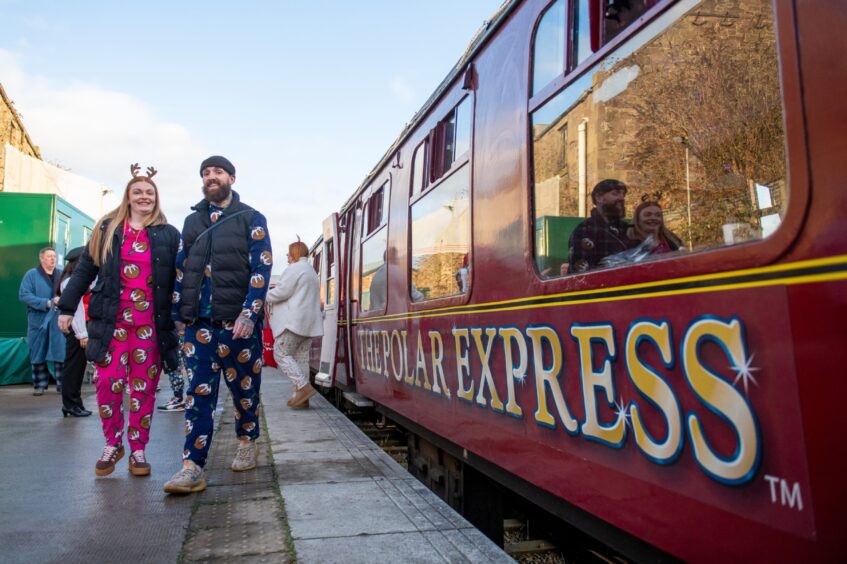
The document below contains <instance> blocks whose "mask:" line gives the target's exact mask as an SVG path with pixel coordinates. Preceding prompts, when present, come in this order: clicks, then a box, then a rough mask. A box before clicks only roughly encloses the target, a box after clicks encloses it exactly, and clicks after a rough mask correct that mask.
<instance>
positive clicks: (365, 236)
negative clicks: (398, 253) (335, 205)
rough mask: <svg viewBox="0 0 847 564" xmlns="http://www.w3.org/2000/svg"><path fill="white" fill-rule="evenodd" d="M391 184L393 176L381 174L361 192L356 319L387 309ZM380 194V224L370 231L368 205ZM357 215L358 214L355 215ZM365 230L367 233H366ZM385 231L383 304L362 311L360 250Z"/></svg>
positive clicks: (373, 315) (361, 255)
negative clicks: (384, 291)
mask: <svg viewBox="0 0 847 564" xmlns="http://www.w3.org/2000/svg"><path fill="white" fill-rule="evenodd" d="M392 183H393V176H392V175H391V174H390V173H382V174H380V175H378V176H377V177H376V179H375V180H374V181H373V182H372V183H371V185H370V186H369V187H368V188H367V189H365V190H364V191H363V192H362V195H361V197H360V198H361V201H362V202H363V204H362V208H363V209H362V212H361V216H360V217H361V221H360V222H359V225H360V229H359V231H358V233H357V235H358V239H359V241H357V242H356V245H357V251H358V256H357V257H356V262H357V264H356V266H357V268H356V281H355V284H356V292H355V296H354V299H355V302H356V312H357V317H361V318H366V317H376V316H380V315H384V314H385V312H386V311H387V309H388V295H389V291H388V289H389V283H388V281H389V278H388V274H389V273H388V255H389V253H388V249H389V247H390V241H389V238H388V237H389V234H390V232H391V227H390V224H391V211H390V210H391V192H392V191H393V190H392V189H391V185H392ZM380 192H381V193H382V206H381V209H382V214H381V222H380V223H379V225H377V226H376V227H375V228H374V229H373V230H372V231H370V221H371V215H370V205H369V204H370V203H371V201H372V200H373V198H374V197H375V196H377V195H378V194H379V193H380ZM357 215H358V214H357ZM366 229H367V230H368V231H366ZM383 229H385V263H384V264H385V269H386V270H385V275H386V294H385V303H384V305H383V307H382V308H380V309H367V310H365V309H363V308H362V291H363V286H364V284H362V278H363V275H364V267H363V264H362V260H363V257H364V253H363V252H362V249H363V247H364V245H365V244H366V243H367V242H368V241H370V240H371V239H373V238H374V237H377V236H378V235H379V234H380V232H381V231H382V230H383Z"/></svg>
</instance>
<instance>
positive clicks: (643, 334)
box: [313, 0, 847, 561]
mask: <svg viewBox="0 0 847 564" xmlns="http://www.w3.org/2000/svg"><path fill="white" fill-rule="evenodd" d="M845 27H847V4H845V3H843V2H832V1H829V0H804V1H800V0H678V1H671V0H627V1H623V0H603V1H600V0H556V1H553V2H551V1H549V0H526V1H515V2H507V3H506V4H504V5H503V7H502V8H501V9H500V10H499V12H498V13H497V14H496V15H495V17H494V19H493V20H492V21H491V22H490V23H489V24H488V25H487V26H486V27H485V28H484V29H483V30H482V31H481V33H480V34H478V36H477V37H475V38H474V40H473V42H472V44H471V46H470V47H469V49H468V51H467V52H466V53H465V55H464V56H463V57H462V59H461V60H460V62H459V63H458V64H457V66H456V67H455V69H454V71H453V72H452V73H451V74H450V75H449V76H448V77H447V79H445V81H444V82H443V83H442V85H441V86H440V87H439V88H438V90H437V91H436V92H435V94H433V96H432V97H431V98H430V100H429V101H428V102H427V103H426V105H425V106H424V107H423V108H422V109H421V111H420V112H419V113H418V114H417V115H416V116H415V119H414V120H413V123H412V124H410V125H409V126H408V127H407V128H406V129H405V130H404V131H403V133H402V134H401V135H400V137H399V138H398V140H397V141H396V143H395V144H394V145H393V146H392V147H391V148H390V149H389V150H388V152H387V153H386V154H385V156H384V157H383V158H382V159H381V161H380V162H379V164H378V165H377V166H376V168H374V170H373V172H372V173H371V174H370V175H369V176H368V178H367V179H366V180H365V182H364V183H363V184H362V185H361V186H360V187H359V189H357V190H356V192H355V193H354V194H353V196H352V197H351V198H350V200H349V201H348V202H347V203H346V204H345V205H344V207H343V208H342V209H341V210H340V211H339V212H338V213H337V214H333V215H332V216H331V217H330V218H328V219H327V221H326V222H325V223H324V232H323V237H322V239H321V241H320V243H319V244H318V245H317V246H316V247H315V249H314V251H313V256H314V257H315V266H316V268H317V269H318V270H319V271H321V273H322V282H323V285H324V287H323V296H324V299H325V311H326V316H327V317H326V319H327V327H328V331H327V335H326V337H325V338H324V340H323V343H322V350H321V357H320V358H318V357H317V351H316V354H315V357H314V358H313V361H314V362H313V364H314V368H315V370H316V371H317V372H318V374H317V382H318V383H319V384H322V385H324V386H335V387H337V388H340V389H342V390H347V391H355V392H356V393H357V394H360V395H361V396H364V397H366V398H368V399H369V400H371V401H372V402H374V404H375V405H376V406H377V407H378V409H380V410H381V411H383V412H384V413H386V414H388V415H390V416H391V417H392V418H394V419H395V420H397V421H399V422H400V423H402V424H403V425H404V426H406V427H408V428H409V429H411V430H413V431H414V432H416V433H417V434H418V435H419V436H420V437H421V438H422V439H425V441H426V442H430V443H432V444H434V445H436V447H437V448H438V449H440V454H444V455H445V456H452V457H454V458H453V460H455V461H456V463H457V464H459V465H460V466H462V467H463V468H465V469H466V470H467V471H468V472H475V473H477V474H479V475H483V476H487V477H488V478H490V479H492V480H495V481H496V482H497V483H499V484H502V485H505V486H506V487H508V488H510V489H513V490H515V491H518V492H520V493H521V495H523V496H525V497H527V498H529V499H532V500H533V501H535V502H536V503H538V504H539V505H541V506H542V507H544V508H545V509H547V510H548V511H550V512H551V513H554V514H556V515H558V516H560V517H562V518H564V519H565V520H566V521H568V522H569V523H570V524H572V525H574V526H576V527H577V528H579V529H582V530H583V531H586V532H588V533H590V534H591V535H594V536H598V537H600V538H603V539H604V541H606V542H608V543H609V544H610V545H611V546H613V547H615V548H616V549H617V550H619V551H621V552H623V553H625V554H629V555H632V556H635V557H637V558H639V557H640V558H651V557H655V556H659V557H661V556H672V557H678V558H682V559H686V560H701V561H702V560H712V559H732V560H741V559H745V560H757V561H758V560H768V561H796V560H799V559H801V558H804V559H815V560H835V559H836V558H838V557H839V556H840V555H842V554H844V553H845V548H847V546H845V545H847V535H845V532H847V531H845V527H844V524H843V520H842V519H841V518H840V517H839V516H840V511H839V510H840V508H842V507H843V506H844V504H845V503H847V490H845V487H844V485H843V483H842V480H841V477H840V475H839V474H840V472H839V470H838V468H839V466H840V461H842V460H843V458H842V457H841V456H840V455H839V454H837V452H838V451H836V450H833V448H834V446H835V445H837V444H838V443H837V442H836V441H835V438H836V434H835V430H837V428H839V427H841V426H843V422H844V417H843V415H842V411H843V410H842V407H841V404H842V403H843V399H844V398H845V397H847V383H845V379H844V378H843V377H842V376H843V374H844V370H843V368H842V365H841V361H840V354H839V351H842V350H843V349H844V343H845V336H847V330H845V328H844V319H845V318H847V280H845V279H847V220H845V210H847V191H845V190H844V188H843V184H844V182H843V178H842V177H843V174H844V173H843V167H842V165H843V163H842V161H843V159H844V155H847V136H845V134H844V131H845V127H847V105H845V102H844V93H845V92H847V80H846V79H845V78H846V77H847V58H845V57H844V56H843V53H845V52H847V44H845V39H844V34H843V33H842V30H843V29H845ZM604 179H615V180H618V181H620V182H622V183H623V184H624V185H625V186H626V187H627V191H626V194H625V200H624V201H625V206H626V213H625V214H624V215H625V216H626V217H627V218H629V219H628V222H627V224H626V225H624V226H623V229H625V230H626V232H625V233H623V232H621V233H618V235H620V237H621V238H622V239H625V240H626V241H629V242H630V243H631V245H636V244H637V243H639V242H640V241H641V239H642V238H644V233H643V232H640V231H639V230H640V228H639V227H638V225H636V224H635V223H638V222H635V220H638V219H639V218H638V217H634V214H633V212H634V210H635V209H636V206H637V205H638V204H639V203H641V202H642V201H645V202H651V204H649V205H648V207H652V210H653V212H656V213H658V214H659V218H660V221H663V225H664V229H665V230H664V231H661V232H657V233H659V234H661V235H662V237H664V239H662V240H664V241H665V243H666V244H663V245H659V246H658V247H656V246H655V238H654V239H650V240H649V241H648V240H647V238H645V239H644V240H645V241H647V243H641V244H638V246H637V247H635V248H633V249H630V250H629V251H626V252H622V253H614V254H612V255H611V256H605V255H608V254H609V253H604V252H603V249H601V248H597V246H598V245H600V242H599V241H596V240H595V239H594V238H592V237H593V235H592V236H583V235H584V233H585V232H584V231H577V230H576V229H577V227H578V226H579V225H580V224H581V223H583V222H584V221H586V220H587V218H589V217H590V216H592V215H596V213H597V212H594V211H593V209H592V208H594V206H595V204H599V206H600V209H601V210H606V211H608V213H609V214H612V211H609V210H611V209H612V208H614V205H612V204H608V203H606V202H605V200H604V196H603V193H600V192H595V193H592V192H593V187H594V186H595V185H597V184H598V183H599V182H600V181H602V180H604ZM607 206H612V207H611V208H610V207H607ZM617 209H618V213H619V212H620V209H619V208H617ZM639 209H642V207H639ZM657 210H658V211H657ZM639 213H640V212H639ZM612 215H614V214H612ZM603 218H604V220H605V221H609V216H608V214H607V215H604V216H603ZM645 221H646V220H645ZM632 222H635V223H632ZM630 223H632V225H631V226H630V225H629V224H630ZM619 225H620V224H619ZM645 225H646V223H645ZM575 232H576V233H577V235H574V233H575ZM665 235H666V237H665ZM670 242H674V243H673V244H670ZM631 245H628V246H631ZM662 251H667V252H662ZM580 253H581V254H580ZM601 255H603V256H601ZM577 256H581V257H585V256H591V257H594V258H595V259H596V258H604V260H603V261H601V262H599V263H595V262H592V261H591V260H584V259H578V260H576V257H577ZM436 481H438V482H439V483H441V484H442V486H444V489H445V490H450V489H451V487H453V486H451V485H450V481H449V480H446V482H447V484H446V485H445V483H444V482H445V480H436ZM465 494H466V495H468V496H469V495H471V494H470V493H469V492H465ZM448 497H449V493H448ZM465 500H466V502H467V497H466V499H465ZM466 505H468V504H467V503H466Z"/></svg>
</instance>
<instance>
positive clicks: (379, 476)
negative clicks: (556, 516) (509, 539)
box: [262, 369, 514, 564]
mask: <svg viewBox="0 0 847 564" xmlns="http://www.w3.org/2000/svg"><path fill="white" fill-rule="evenodd" d="M274 373H276V375H275V374H274ZM290 395H291V384H290V383H289V382H288V381H287V380H286V379H285V378H282V377H280V375H279V371H276V370H274V371H271V369H266V370H265V372H264V373H263V381H262V396H263V405H264V407H265V410H266V412H265V419H266V422H267V427H268V434H269V435H270V444H271V450H272V452H273V461H274V466H275V472H276V476H277V480H278V482H279V489H280V493H281V494H282V497H283V499H284V500H285V512H286V519H287V522H288V525H289V527H290V530H291V537H292V540H293V544H294V548H295V551H296V556H297V561H298V562H303V563H312V562H316V563H324V562H344V563H347V564H349V563H357V562H362V563H365V562H367V563H371V562H421V563H428V562H514V561H513V560H512V559H511V558H510V557H509V556H508V555H507V554H506V553H505V552H503V550H502V549H501V548H500V547H498V546H497V545H496V544H494V543H493V542H491V541H490V540H489V539H488V538H487V537H485V535H483V534H482V533H481V532H479V531H478V530H477V529H475V528H474V527H473V526H472V525H471V524H470V523H468V522H467V521H466V520H465V519H464V518H463V517H462V516H461V515H459V514H458V513H456V512H455V510H453V508H451V507H450V506H449V505H448V504H447V503H445V502H444V501H443V500H441V499H440V498H439V497H438V496H436V495H435V494H434V493H433V492H431V491H429V490H428V489H427V488H426V487H425V486H424V485H423V484H421V483H420V482H418V481H417V480H416V479H414V478H413V477H412V476H411V475H410V474H409V473H408V472H407V471H406V470H405V469H404V468H403V467H402V466H400V465H399V464H398V463H397V462H396V461H395V460H394V459H393V458H391V456H389V455H388V454H387V453H386V452H384V451H383V450H382V449H380V448H379V446H377V445H376V444H374V443H373V441H372V440H371V439H370V438H368V436H367V435H365V433H364V432H362V431H361V429H359V428H358V427H356V425H355V424H354V423H353V422H352V421H350V420H349V419H347V418H346V417H345V416H344V415H343V414H341V413H340V412H338V411H337V410H336V409H335V408H334V407H333V406H332V405H331V404H330V403H329V402H328V401H327V400H326V399H324V398H323V397H322V396H320V395H315V396H313V397H312V398H311V399H310V400H309V401H310V408H309V409H304V410H292V409H289V408H287V407H286V406H285V400H286V399H287V398H288V397H290Z"/></svg>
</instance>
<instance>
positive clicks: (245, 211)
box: [194, 208, 253, 243]
mask: <svg viewBox="0 0 847 564" xmlns="http://www.w3.org/2000/svg"><path fill="white" fill-rule="evenodd" d="M249 211H253V209H252V208H248V209H246V210H241V211H237V212H235V213H234V214H232V215H228V216H226V217H225V218H223V219H222V220H220V221H218V222H216V223H213V224H212V225H210V226H209V227H207V228H206V229H204V230H203V232H202V233H200V235H198V236H197V237H195V238H194V242H195V243H196V242H197V240H198V239H199V238H200V237H202V236H203V235H205V234H206V233H208V232H210V231H211V230H212V229H214V228H215V227H217V226H219V225H222V224H224V223H226V222H227V221H229V220H230V219H232V218H234V217H238V216H239V215H241V214H243V213H247V212H249Z"/></svg>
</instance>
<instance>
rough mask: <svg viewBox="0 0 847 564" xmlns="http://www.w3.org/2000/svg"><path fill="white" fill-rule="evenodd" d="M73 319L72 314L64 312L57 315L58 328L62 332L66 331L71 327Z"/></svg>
mask: <svg viewBox="0 0 847 564" xmlns="http://www.w3.org/2000/svg"><path fill="white" fill-rule="evenodd" d="M73 320H74V316H73V315H65V314H64V313H63V314H62V315H60V316H59V329H60V330H61V331H62V333H67V332H68V331H69V330H70V328H71V322H72V321H73Z"/></svg>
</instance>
